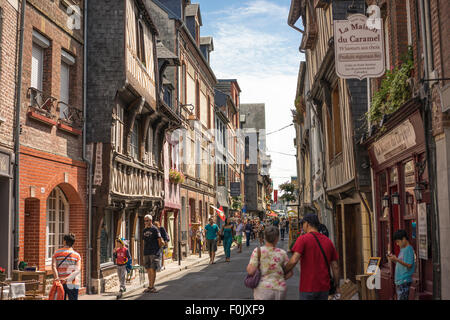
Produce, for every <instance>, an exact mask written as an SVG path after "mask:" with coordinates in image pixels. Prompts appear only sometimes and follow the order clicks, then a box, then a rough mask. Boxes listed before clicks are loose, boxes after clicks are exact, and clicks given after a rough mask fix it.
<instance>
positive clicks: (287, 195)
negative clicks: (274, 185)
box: [279, 182, 296, 202]
mask: <svg viewBox="0 0 450 320" xmlns="http://www.w3.org/2000/svg"><path fill="white" fill-rule="evenodd" d="M279 188H280V190H281V191H283V195H282V196H281V197H280V199H281V200H283V201H286V202H291V201H295V199H296V198H295V195H294V192H295V184H293V183H292V182H285V183H283V184H280V186H279Z"/></svg>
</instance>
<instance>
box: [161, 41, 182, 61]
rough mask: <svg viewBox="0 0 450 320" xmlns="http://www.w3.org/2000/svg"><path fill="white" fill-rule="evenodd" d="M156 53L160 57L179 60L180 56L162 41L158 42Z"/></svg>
mask: <svg viewBox="0 0 450 320" xmlns="http://www.w3.org/2000/svg"><path fill="white" fill-rule="evenodd" d="M156 54H157V56H158V59H176V60H178V56H177V55H176V54H174V53H173V52H172V51H170V50H169V49H167V47H166V46H165V45H164V44H163V43H162V42H161V41H158V42H157V43H156Z"/></svg>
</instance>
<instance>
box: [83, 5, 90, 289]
mask: <svg viewBox="0 0 450 320" xmlns="http://www.w3.org/2000/svg"><path fill="white" fill-rule="evenodd" d="M83 9H84V18H83V22H84V31H83V35H84V48H83V51H84V52H83V58H84V63H83V117H84V121H83V161H85V162H86V163H87V165H88V168H87V172H88V175H87V185H88V194H87V196H88V207H87V218H88V237H87V244H86V253H87V255H86V260H87V261H86V273H87V277H86V278H87V279H86V280H87V293H88V294H92V279H91V278H92V277H91V272H92V271H91V262H92V242H91V241H92V163H91V160H90V159H88V158H87V156H86V131H87V130H86V118H87V117H86V111H87V105H86V103H87V102H86V100H87V99H86V94H87V51H88V50H87V44H88V41H87V39H88V36H87V21H88V20H87V18H88V0H85V2H84V8H83Z"/></svg>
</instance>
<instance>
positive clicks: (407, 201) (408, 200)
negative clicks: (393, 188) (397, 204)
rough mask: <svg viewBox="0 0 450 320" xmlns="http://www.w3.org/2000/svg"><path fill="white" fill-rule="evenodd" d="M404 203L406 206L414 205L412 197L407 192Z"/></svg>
mask: <svg viewBox="0 0 450 320" xmlns="http://www.w3.org/2000/svg"><path fill="white" fill-rule="evenodd" d="M406 203H408V204H413V203H414V197H413V195H412V194H411V193H409V192H406Z"/></svg>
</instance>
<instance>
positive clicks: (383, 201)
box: [381, 193, 389, 209]
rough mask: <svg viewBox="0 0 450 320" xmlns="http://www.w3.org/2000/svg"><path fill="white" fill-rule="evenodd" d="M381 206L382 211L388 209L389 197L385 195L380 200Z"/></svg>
mask: <svg viewBox="0 0 450 320" xmlns="http://www.w3.org/2000/svg"><path fill="white" fill-rule="evenodd" d="M381 205H382V207H383V209H384V208H387V207H389V195H388V194H387V193H385V194H384V197H383V199H381Z"/></svg>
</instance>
